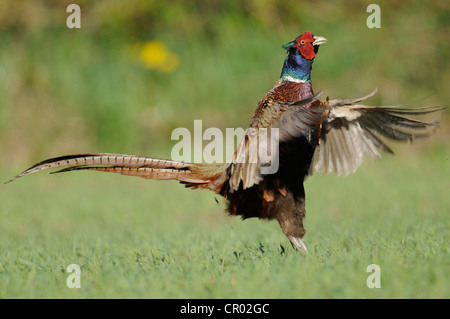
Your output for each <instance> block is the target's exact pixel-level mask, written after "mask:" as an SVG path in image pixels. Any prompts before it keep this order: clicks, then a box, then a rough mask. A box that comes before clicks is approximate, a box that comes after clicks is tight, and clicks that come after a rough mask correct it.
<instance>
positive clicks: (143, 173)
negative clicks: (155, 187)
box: [5, 153, 210, 184]
mask: <svg viewBox="0 0 450 319" xmlns="http://www.w3.org/2000/svg"><path fill="white" fill-rule="evenodd" d="M201 167H202V165H201V164H192V163H184V162H177V161H171V160H164V159H157V158H151V157H144V156H135V155H122V154H108V153H99V154H77V155H67V156H60V157H55V158H51V159H48V160H45V161H42V162H39V163H37V164H35V165H33V166H32V167H30V168H29V169H27V170H25V171H23V172H22V173H20V174H19V175H17V176H15V177H14V178H12V179H11V180H9V181H7V182H6V183H5V184H7V183H10V182H12V181H14V180H16V179H18V178H20V177H22V176H25V175H29V174H32V173H36V172H40V171H43V170H47V169H54V168H60V170H59V171H57V172H55V173H58V172H68V171H73V170H95V171H102V172H112V173H119V174H122V175H129V176H139V177H144V178H148V179H160V180H178V181H181V182H186V183H208V182H209V181H210V178H209V176H204V175H203V174H201V173H202V170H201Z"/></svg>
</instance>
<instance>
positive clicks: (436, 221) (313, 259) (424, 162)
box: [0, 148, 450, 298]
mask: <svg viewBox="0 0 450 319" xmlns="http://www.w3.org/2000/svg"><path fill="white" fill-rule="evenodd" d="M449 155H450V152H449V151H448V148H446V149H443V150H441V152H437V153H436V152H434V153H433V152H428V153H426V154H425V155H420V154H414V156H403V157H402V156H399V157H389V156H388V157H386V158H384V159H383V160H382V161H379V162H377V163H375V164H366V165H364V166H363V167H362V168H361V169H360V171H359V172H358V173H357V174H355V175H352V176H348V177H345V178H338V177H334V176H331V175H330V176H326V175H317V176H314V177H313V178H311V179H309V180H308V181H307V183H306V187H307V196H308V197H307V218H306V229H307V234H306V237H305V243H306V245H307V246H308V248H309V251H310V253H309V254H308V255H307V256H306V257H305V258H303V257H301V256H300V255H299V254H298V253H297V252H296V251H295V249H294V248H292V247H291V245H290V244H289V242H288V240H287V239H286V238H285V236H284V235H283V234H282V232H281V230H280V228H279V226H278V224H277V223H276V222H264V221H258V220H246V221H240V220H239V219H238V218H233V217H228V216H226V215H225V214H223V213H222V211H223V209H224V205H223V204H217V203H216V201H215V200H214V195H213V194H212V193H209V192H205V191H203V192H201V191H189V190H185V189H184V187H182V186H181V185H178V184H176V183H172V182H153V181H147V180H141V179H132V178H125V177H122V176H116V175H113V174H111V175H108V174H95V173H93V174H91V173H70V174H61V175H55V176H46V175H44V174H41V175H40V176H37V175H36V176H30V177H27V178H26V179H23V180H19V181H17V182H14V183H13V184H8V185H7V186H6V185H5V186H1V191H0V219H1V220H2V224H1V226H0V243H1V244H0V297H1V298H37V297H39V298H93V297H95V298H448V297H449V296H450V294H449V289H448V278H449V267H448V266H449V261H450V260H449V255H448V227H449V219H448V212H449V211H450V199H449V197H448V196H446V193H447V192H448V180H447V179H445V178H442V177H443V176H449V173H450V171H449V166H448V165H446V166H445V167H440V168H439V169H436V167H435V166H434V164H436V163H439V162H440V161H441V160H442V159H443V158H444V159H446V161H448V158H449ZM7 177H9V176H2V178H3V179H7ZM445 190H447V191H445ZM219 201H220V199H219ZM73 263H75V264H78V265H80V266H81V288H80V289H69V288H67V287H66V279H67V277H68V275H69V274H68V273H66V272H65V269H66V267H67V266H68V265H70V264H73ZM370 264H378V265H379V266H380V268H381V288H380V289H369V288H368V287H367V286H366V279H367V277H368V276H369V275H370V273H367V272H366V268H367V266H368V265H370Z"/></svg>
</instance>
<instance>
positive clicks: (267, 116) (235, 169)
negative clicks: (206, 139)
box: [228, 92, 322, 191]
mask: <svg viewBox="0 0 450 319" xmlns="http://www.w3.org/2000/svg"><path fill="white" fill-rule="evenodd" d="M319 95H320V92H319V93H318V94H315V95H311V96H309V97H307V98H305V99H302V100H300V101H298V102H295V103H289V102H275V103H273V104H271V105H269V106H267V107H266V108H265V109H264V110H262V111H261V113H260V114H259V116H258V118H257V119H256V120H255V121H254V122H253V123H252V125H251V126H250V127H249V128H248V129H247V131H246V132H245V135H244V138H243V139H242V141H241V142H240V143H239V145H238V147H237V148H236V151H235V152H234V155H233V157H232V158H231V160H230V161H229V162H230V165H229V166H228V174H229V186H230V190H231V191H235V190H237V189H239V187H240V185H241V183H242V187H243V189H246V188H249V187H251V186H253V185H255V184H258V183H259V182H260V181H261V180H262V179H263V176H264V175H265V174H272V173H275V172H276V170H277V169H278V166H277V163H276V162H275V161H276V160H277V159H278V155H279V154H278V145H279V143H280V142H283V141H287V140H290V139H292V138H294V137H296V136H300V135H302V134H307V133H306V132H309V131H310V130H311V129H312V128H314V127H318V125H319V124H320V120H321V117H322V113H321V112H315V111H314V110H312V109H309V108H307V107H305V106H306V105H308V104H311V103H314V102H315V101H316V100H317V98H318V97H319ZM274 129H275V130H274Z"/></svg>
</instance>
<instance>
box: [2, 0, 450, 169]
mask: <svg viewBox="0 0 450 319" xmlns="http://www.w3.org/2000/svg"><path fill="white" fill-rule="evenodd" d="M72 2H73V1H72ZM69 3H71V1H39V0H37V1H2V2H1V3H0V32H1V37H0V152H1V154H2V156H1V158H0V167H1V168H2V169H7V168H10V167H11V166H12V165H14V166H17V167H22V166H23V165H25V166H27V165H29V164H30V163H32V162H34V161H36V160H40V159H42V158H47V157H49V156H54V155H59V154H64V153H77V152H82V153H83V152H113V153H114V152H117V153H131V154H148V155H152V156H169V155H170V149H171V146H173V145H174V144H175V143H174V142H172V141H171V140H170V133H171V132H172V130H173V129H174V128H175V127H187V128H192V127H193V120H194V119H202V120H203V125H204V126H205V127H219V128H225V127H243V128H245V127H247V125H248V124H249V123H250V119H251V116H252V115H253V111H254V108H255V104H256V103H257V102H258V101H259V99H260V98H261V97H262V96H263V95H264V94H265V93H266V92H267V91H268V90H269V89H270V88H271V87H272V85H273V84H274V83H275V81H276V80H277V78H278V76H279V73H280V70H281V66H282V63H283V60H284V54H285V53H284V51H283V50H282V49H281V45H282V44H284V43H287V42H289V41H291V40H292V39H293V38H295V37H296V36H298V35H299V34H301V33H303V32H305V31H311V32H312V33H313V34H315V35H321V36H324V37H326V38H327V39H328V43H327V44H325V45H323V46H322V47H321V49H320V51H319V54H318V56H317V58H316V61H315V64H314V67H313V75H312V79H313V86H314V88H315V90H316V91H319V90H322V91H323V92H324V95H325V96H330V97H332V98H344V97H348V96H358V95H361V94H366V93H368V92H370V91H372V90H373V89H374V88H376V87H378V89H379V91H378V92H379V93H378V94H377V95H376V97H375V98H373V99H372V100H371V101H370V102H371V103H374V104H385V105H386V104H387V105H392V104H403V103H409V102H413V101H416V100H419V99H422V98H426V100H425V101H424V102H423V103H426V104H431V105H446V104H447V101H449V100H450V90H448V88H449V84H450V72H449V62H448V61H449V59H450V55H449V52H450V50H449V38H450V31H449V30H450V28H449V21H450V13H449V4H448V1H433V2H423V1H391V2H389V3H383V4H381V26H382V27H381V29H369V28H368V27H367V26H366V19H367V17H368V16H369V13H367V12H366V8H367V4H366V3H365V2H361V1H333V2H332V3H318V2H317V1H281V0H280V1H278V0H263V1H261V0H246V1H136V0H135V1H95V2H92V1H77V2H76V3H77V4H79V5H80V7H81V29H69V28H67V26H66V19H67V17H68V16H69V14H70V13H67V12H66V8H67V5H68V4H69ZM149 43H150V44H156V46H155V45H153V47H154V48H153V51H152V49H151V48H150V51H149V52H147V53H148V54H147V56H145V53H143V54H141V55H143V56H142V57H141V58H140V57H139V54H140V52H142V50H143V48H144V49H145V45H146V44H149ZM152 58H153V59H154V61H149V63H150V65H149V63H147V64H146V63H145V59H147V60H149V59H150V60H151V59H152ZM143 60H144V61H143ZM151 63H153V65H151ZM447 114H449V113H448V111H447ZM444 123H445V120H444ZM442 126H443V127H444V128H443V130H445V124H444V125H442ZM441 132H442V131H441ZM444 135H448V134H444ZM435 140H436V138H434V141H435Z"/></svg>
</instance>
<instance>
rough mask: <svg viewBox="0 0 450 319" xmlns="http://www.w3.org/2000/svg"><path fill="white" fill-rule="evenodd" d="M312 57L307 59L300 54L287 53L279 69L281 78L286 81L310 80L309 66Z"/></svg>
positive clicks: (300, 81)
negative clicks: (281, 67)
mask: <svg viewBox="0 0 450 319" xmlns="http://www.w3.org/2000/svg"><path fill="white" fill-rule="evenodd" d="M313 61H314V59H312V60H307V59H305V58H304V57H303V56H302V55H301V54H295V53H291V52H289V53H288V56H287V57H286V60H285V61H284V65H283V69H282V70H281V76H280V78H281V80H283V81H288V82H298V83H305V82H308V83H309V82H311V68H312V63H313Z"/></svg>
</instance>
